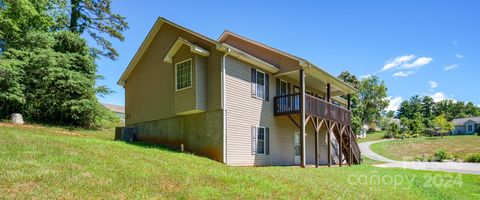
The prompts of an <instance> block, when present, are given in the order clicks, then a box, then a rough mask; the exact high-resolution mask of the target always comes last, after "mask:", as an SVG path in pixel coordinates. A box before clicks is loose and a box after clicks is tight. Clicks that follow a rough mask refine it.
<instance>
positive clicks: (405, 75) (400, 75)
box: [393, 71, 414, 77]
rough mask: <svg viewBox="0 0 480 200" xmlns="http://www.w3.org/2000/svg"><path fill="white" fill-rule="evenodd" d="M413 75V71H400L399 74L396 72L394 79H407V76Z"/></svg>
mask: <svg viewBox="0 0 480 200" xmlns="http://www.w3.org/2000/svg"><path fill="white" fill-rule="evenodd" d="M413 73H414V72H413V71H407V72H404V71H399V72H395V73H394V74H393V76H394V77H407V76H410V75H412V74H413Z"/></svg>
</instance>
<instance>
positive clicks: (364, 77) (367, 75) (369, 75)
mask: <svg viewBox="0 0 480 200" xmlns="http://www.w3.org/2000/svg"><path fill="white" fill-rule="evenodd" d="M371 76H372V75H371V74H364V75H361V76H359V78H360V79H366V78H370V77H371Z"/></svg>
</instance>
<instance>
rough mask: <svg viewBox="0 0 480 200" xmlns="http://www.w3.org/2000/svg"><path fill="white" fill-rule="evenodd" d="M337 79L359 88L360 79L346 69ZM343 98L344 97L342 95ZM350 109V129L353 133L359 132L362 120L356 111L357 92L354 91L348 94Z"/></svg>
mask: <svg viewBox="0 0 480 200" xmlns="http://www.w3.org/2000/svg"><path fill="white" fill-rule="evenodd" d="M338 78H339V79H341V80H343V81H344V82H345V83H348V84H350V85H351V86H353V87H354V88H355V89H357V90H358V89H359V85H360V81H359V80H358V79H357V77H356V76H355V75H353V74H351V73H350V72H348V71H343V72H342V73H341V74H340V75H339V76H338ZM343 98H346V97H345V96H343ZM350 103H351V105H350V109H351V110H352V116H351V118H352V130H353V132H355V133H359V132H360V131H361V127H362V122H361V121H362V120H361V119H360V117H359V115H358V112H357V105H358V93H354V94H351V95H350Z"/></svg>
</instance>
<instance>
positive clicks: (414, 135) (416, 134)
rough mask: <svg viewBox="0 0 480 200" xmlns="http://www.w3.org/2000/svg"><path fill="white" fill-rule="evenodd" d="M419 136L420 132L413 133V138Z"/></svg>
mask: <svg viewBox="0 0 480 200" xmlns="http://www.w3.org/2000/svg"><path fill="white" fill-rule="evenodd" d="M418 137H420V135H419V134H418V133H415V134H413V135H412V138H418Z"/></svg>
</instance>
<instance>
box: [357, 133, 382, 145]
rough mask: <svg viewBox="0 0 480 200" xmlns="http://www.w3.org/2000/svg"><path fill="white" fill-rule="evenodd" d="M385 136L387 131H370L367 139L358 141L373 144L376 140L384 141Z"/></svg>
mask: <svg viewBox="0 0 480 200" xmlns="http://www.w3.org/2000/svg"><path fill="white" fill-rule="evenodd" d="M384 135H385V131H370V132H367V137H365V138H360V139H358V142H359V143H360V142H371V141H375V140H383V139H385V138H383V136H384Z"/></svg>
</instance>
